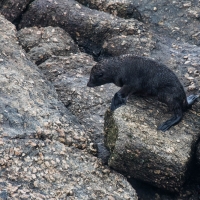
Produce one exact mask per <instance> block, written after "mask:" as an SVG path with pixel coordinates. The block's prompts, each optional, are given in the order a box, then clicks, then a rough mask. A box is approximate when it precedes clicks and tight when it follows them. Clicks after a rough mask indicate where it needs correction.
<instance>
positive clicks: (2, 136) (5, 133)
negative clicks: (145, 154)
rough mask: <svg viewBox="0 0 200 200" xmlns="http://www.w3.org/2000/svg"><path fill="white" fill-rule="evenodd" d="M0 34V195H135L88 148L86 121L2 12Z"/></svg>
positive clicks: (91, 196) (89, 197)
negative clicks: (71, 108) (61, 96)
mask: <svg viewBox="0 0 200 200" xmlns="http://www.w3.org/2000/svg"><path fill="white" fill-rule="evenodd" d="M52 30H53V28H52ZM0 40H1V42H0V49H1V50H0V68H1V70H0V83H1V84H0V93H1V95H0V108H1V110H0V123H1V129H0V152H1V153H0V155H1V156H0V163H1V169H0V172H1V178H0V188H1V191H0V198H3V199H53V198H58V199H132V200H136V199H137V195H136V193H135V190H134V189H133V188H132V187H131V186H130V184H129V183H128V182H127V180H126V179H125V178H124V177H123V176H122V175H119V174H117V173H116V172H114V171H112V170H110V169H108V168H107V167H104V166H102V164H101V163H100V162H99V161H98V159H97V158H96V157H94V156H93V155H91V154H89V153H87V148H86V147H87V146H88V140H89V137H88V135H87V134H86V132H85V129H84V127H83V126H82V125H81V124H80V123H79V122H78V120H77V119H76V118H75V116H74V115H72V113H71V112H70V111H69V110H68V109H67V108H66V107H65V106H64V104H63V103H61V101H59V100H58V95H57V93H56V91H55V89H54V87H53V85H52V84H51V83H50V82H49V81H47V80H46V79H45V77H44V75H42V73H41V70H39V69H38V68H37V66H36V65H35V64H34V63H33V62H31V61H30V60H29V58H28V56H26V53H25V51H24V50H22V48H21V46H19V44H18V40H17V37H16V30H15V28H14V26H13V25H12V24H11V23H10V22H8V21H7V20H6V19H5V18H4V17H2V16H1V15H0ZM36 42H37V40H36ZM2 188H3V189H2Z"/></svg>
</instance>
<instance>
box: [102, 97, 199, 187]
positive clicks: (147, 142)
mask: <svg viewBox="0 0 200 200" xmlns="http://www.w3.org/2000/svg"><path fill="white" fill-rule="evenodd" d="M153 101H154V99H151V98H144V97H136V96H133V97H132V98H131V99H130V101H129V102H128V104H127V105H126V106H122V107H120V108H118V109H117V110H116V111H115V112H113V113H111V112H110V111H107V113H106V116H105V127H104V129H105V134H106V135H105V144H106V146H107V147H108V148H109V150H110V153H111V156H110V158H109V161H108V164H109V166H110V167H112V168H114V169H116V170H117V171H120V172H123V173H125V174H128V175H129V176H131V177H134V178H137V179H139V180H142V181H145V182H148V183H150V184H152V185H155V186H156V187H159V188H163V189H166V190H169V191H179V189H180V187H181V186H182V185H183V184H184V182H185V180H186V179H187V171H188V169H189V167H190V166H191V164H192V163H191V160H192V157H193V151H194V147H195V143H196V141H197V139H198V137H199V131H198V130H199V128H200V117H199V115H198V114H197V112H196V111H195V110H189V111H188V112H186V113H185V115H184V117H183V120H182V121H181V122H180V123H179V124H178V125H176V126H174V127H172V128H171V129H170V130H169V131H167V132H165V133H163V132H161V131H157V126H158V125H160V124H161V123H163V122H164V121H166V120H167V119H169V118H170V117H171V113H170V114H169V113H166V111H165V109H164V108H163V106H161V105H160V106H158V103H155V102H153Z"/></svg>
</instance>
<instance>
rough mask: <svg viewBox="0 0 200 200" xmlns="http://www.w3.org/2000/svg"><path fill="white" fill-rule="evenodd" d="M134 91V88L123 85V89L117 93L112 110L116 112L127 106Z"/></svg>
mask: <svg viewBox="0 0 200 200" xmlns="http://www.w3.org/2000/svg"><path fill="white" fill-rule="evenodd" d="M132 91H133V88H132V86H128V85H123V87H122V88H121V89H120V90H119V91H118V92H117V93H115V95H114V97H113V99H112V103H111V107H110V109H111V110H112V111H114V110H115V109H117V108H119V107H120V106H122V105H124V104H126V101H127V99H128V95H129V94H130V93H131V92H132Z"/></svg>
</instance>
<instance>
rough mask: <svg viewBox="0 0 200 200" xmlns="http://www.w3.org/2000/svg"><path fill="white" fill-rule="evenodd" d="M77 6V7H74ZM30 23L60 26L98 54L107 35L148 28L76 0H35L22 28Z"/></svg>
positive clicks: (90, 50)
mask: <svg viewBox="0 0 200 200" xmlns="http://www.w3.org/2000/svg"><path fill="white" fill-rule="evenodd" d="M72 8H73V9H72ZM30 26H59V27H62V28H63V29H64V30H65V31H66V32H68V33H69V34H70V35H71V36H72V38H73V39H74V40H75V41H76V42H77V43H78V44H79V46H83V47H85V48H86V49H87V51H88V52H90V53H91V54H93V55H95V56H98V55H99V54H100V53H101V51H102V47H101V46H102V44H103V42H104V40H105V39H106V38H110V37H111V36H112V37H113V36H114V35H119V34H123V35H135V34H136V35H137V34H138V31H139V32H143V31H144V30H145V27H144V26H143V25H142V23H141V22H139V21H137V20H135V19H127V20H125V19H122V18H119V17H114V16H112V15H109V14H107V13H104V12H100V11H96V10H91V9H89V8H87V7H85V6H83V5H81V4H78V3H77V2H76V1H74V0H68V1H65V0H57V1H55V0H52V1H49V0H44V1H39V0H36V1H33V2H32V3H31V5H30V6H29V9H28V10H27V12H26V13H25V14H24V15H23V17H22V20H21V22H20V24H19V28H24V27H30Z"/></svg>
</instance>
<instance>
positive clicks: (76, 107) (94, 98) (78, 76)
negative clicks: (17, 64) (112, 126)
mask: <svg viewBox="0 0 200 200" xmlns="http://www.w3.org/2000/svg"><path fill="white" fill-rule="evenodd" d="M46 29H48V31H49V32H50V33H51V32H52V30H54V29H55V28H53V27H47V28H46ZM40 30H41V29H37V28H36V27H34V28H25V29H21V30H20V31H19V32H18V37H19V41H20V44H22V46H23V47H24V48H25V49H26V50H27V52H28V53H27V54H28V55H30V52H33V50H32V49H34V50H35V53H36V55H37V54H39V52H40V50H39V47H40V46H41V44H40V43H39V42H38V41H39V39H38V37H37V34H36V33H37V32H38V31H39V32H40ZM42 30H43V28H42ZM55 37H57V36H55ZM49 40H52V39H51V37H50V38H49ZM66 40H67V39H66ZM48 44H49V41H48V40H44V41H43V43H42V45H43V47H44V52H48ZM59 47H60V43H56V44H55V45H54V49H58V48H59ZM54 52H56V51H52V54H53V53H54ZM78 52H79V51H78V50H77V53H76V54H75V53H71V54H70V55H68V56H62V54H61V53H60V52H56V55H59V56H55V55H51V57H50V58H49V59H47V60H46V61H45V62H43V63H41V64H39V66H38V67H39V68H40V69H41V71H42V72H43V74H44V75H45V77H46V78H47V79H48V80H49V81H51V82H52V83H53V85H54V87H55V89H56V91H57V93H58V97H59V99H60V100H61V101H62V102H63V103H64V105H65V106H66V107H67V108H68V109H69V110H70V111H71V112H72V113H73V114H74V115H75V116H76V117H77V119H78V120H79V122H80V123H81V124H82V125H83V126H84V127H85V130H87V133H88V135H89V136H90V138H91V140H92V141H95V143H98V145H97V149H98V155H99V156H98V157H100V158H102V159H103V160H104V162H106V160H107V157H108V152H106V149H105V148H103V145H102V143H103V122H104V113H105V111H106V109H107V108H108V107H109V106H110V101H111V98H112V95H114V93H115V92H116V91H117V87H115V86H113V85H105V86H102V87H100V88H98V87H97V88H93V89H91V88H88V87H86V85H87V82H88V80H89V74H90V70H91V68H92V67H93V66H94V65H95V63H96V62H95V61H94V60H93V58H92V57H91V56H89V55H87V54H85V53H78ZM60 55H61V56H60ZM30 59H31V60H32V61H33V62H34V61H35V58H34V57H31V56H30ZM95 146H96V145H95ZM104 157H105V158H104Z"/></svg>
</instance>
